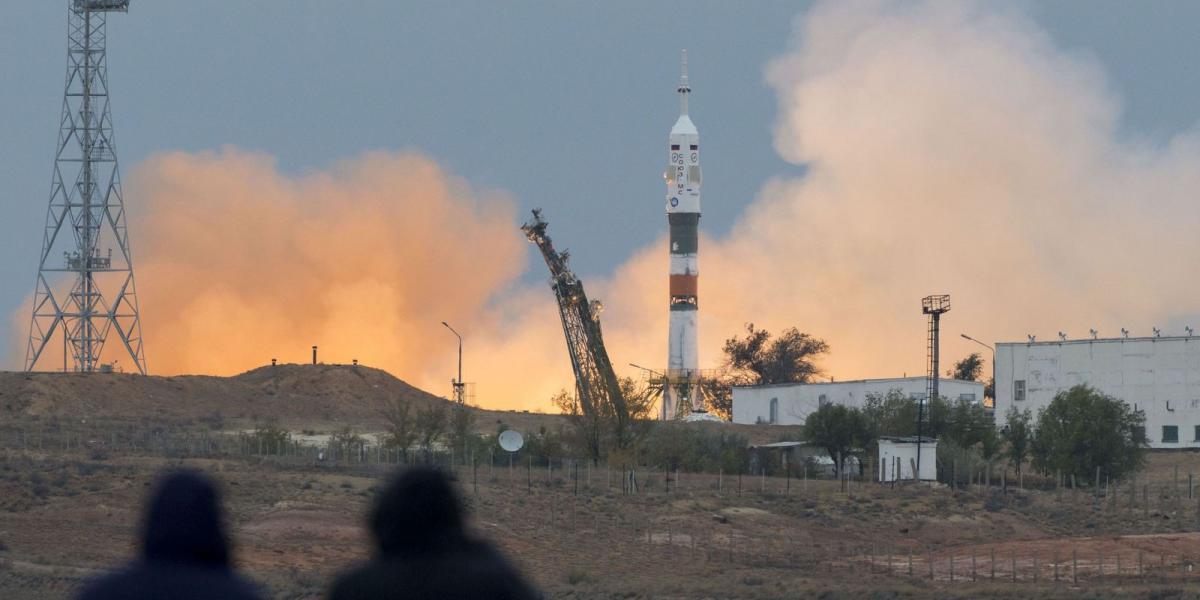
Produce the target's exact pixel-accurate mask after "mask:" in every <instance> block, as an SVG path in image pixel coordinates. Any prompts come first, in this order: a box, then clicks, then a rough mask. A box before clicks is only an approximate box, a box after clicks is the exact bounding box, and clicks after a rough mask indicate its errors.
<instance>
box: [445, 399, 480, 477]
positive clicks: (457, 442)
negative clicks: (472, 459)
mask: <svg viewBox="0 0 1200 600" xmlns="http://www.w3.org/2000/svg"><path fill="white" fill-rule="evenodd" d="M474 428H475V413H474V411H472V410H471V408H470V407H467V406H455V407H454V408H453V409H452V410H451V411H450V430H449V431H448V432H447V435H448V437H449V438H450V440H449V441H450V447H451V448H453V449H454V454H455V455H456V456H458V457H459V461H460V462H461V463H462V464H467V440H468V439H470V437H471V432H472V431H471V430H472V429H474Z"/></svg>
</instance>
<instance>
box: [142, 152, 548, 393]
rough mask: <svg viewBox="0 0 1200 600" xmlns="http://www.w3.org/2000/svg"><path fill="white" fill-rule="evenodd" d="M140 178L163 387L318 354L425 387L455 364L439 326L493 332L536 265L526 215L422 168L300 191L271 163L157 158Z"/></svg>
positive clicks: (147, 314) (149, 317)
mask: <svg viewBox="0 0 1200 600" xmlns="http://www.w3.org/2000/svg"><path fill="white" fill-rule="evenodd" d="M132 174H133V177H132V178H131V180H130V183H129V184H128V188H129V196H130V197H131V198H134V199H136V201H137V202H138V203H139V206H138V207H137V210H136V211H133V212H134V214H135V221H134V224H133V228H134V237H133V239H134V240H135V243H136V244H137V245H136V247H135V257H136V260H137V261H138V262H137V270H138V281H139V283H140V284H141V287H140V289H139V291H140V293H141V303H142V312H143V320H144V329H145V335H146V348H147V352H148V357H149V361H150V363H149V364H150V368H151V370H152V372H154V373H158V374H170V373H216V374H229V373H236V372H239V371H242V370H245V369H248V368H252V367H254V366H257V365H262V364H265V363H267V362H268V361H269V359H270V358H272V357H276V358H279V359H280V360H281V361H285V362H292V361H294V362H306V361H307V360H308V359H309V350H308V348H309V346H311V345H313V344H316V345H319V346H320V348H321V350H320V353H321V357H322V360H323V361H327V362H343V363H349V362H350V361H351V360H352V359H354V358H357V359H359V360H360V361H362V362H363V363H365V364H371V365H377V366H381V367H384V368H388V369H390V370H393V371H394V372H395V373H396V374H397V375H399V376H402V377H410V378H419V377H421V376H423V375H424V373H425V371H426V370H430V369H431V368H432V366H433V365H438V366H446V365H447V364H448V363H450V362H452V360H453V339H452V338H450V334H449V333H448V332H446V331H445V330H444V329H443V328H442V326H441V322H442V321H443V320H446V321H450V322H452V323H454V324H455V325H457V326H458V327H459V328H460V329H462V330H468V331H469V330H471V329H473V328H477V327H479V326H480V325H481V323H483V322H484V320H485V318H486V315H485V314H484V308H485V306H486V304H487V303H488V301H489V300H490V299H491V298H492V297H493V295H494V294H495V293H496V292H497V291H498V290H500V289H502V288H503V287H504V286H505V285H506V284H507V283H509V282H510V281H511V280H512V279H513V278H514V277H516V275H517V274H518V273H519V271H520V270H521V269H522V267H523V263H524V252H525V248H524V240H522V239H521V238H520V236H519V235H516V233H515V232H516V229H515V226H514V224H513V223H514V222H515V220H516V216H515V209H514V207H513V203H512V202H511V201H510V200H509V199H508V198H506V197H504V196H503V195H500V194H496V193H489V192H480V191H478V190H473V189H471V188H470V186H468V185H467V184H466V182H465V181H463V180H462V179H459V178H456V177H453V176H450V175H448V174H446V173H445V172H443V171H442V170H441V169H440V168H439V167H438V166H437V165H435V164H434V163H433V162H432V161H430V160H428V159H426V158H424V157H421V156H419V155H415V154H388V153H372V154H368V155H366V156H363V157H361V158H358V159H355V160H350V161H345V162H343V163H340V164H338V165H337V166H335V167H334V168H332V169H330V170H329V171H328V172H317V173H309V174H305V175H300V176H296V177H291V176H287V175H283V174H280V173H279V172H278V171H277V170H276V168H275V165H274V164H273V161H272V160H271V159H270V158H269V157H266V156H263V155H259V154H251V153H246V152H240V151H237V150H231V149H227V150H224V151H222V152H220V153H217V154H213V153H203V154H196V155H192V154H182V153H174V154H168V155H164V156H159V157H155V158H152V159H150V160H149V161H147V162H146V163H144V164H142V165H139V166H138V168H136V169H135V170H134V171H133V173H132ZM445 338H449V339H445ZM441 373H443V374H450V373H452V371H451V370H450V369H448V368H447V369H442V370H441ZM441 379H442V378H439V381H438V383H439V384H447V385H448V383H446V382H444V381H441ZM446 379H448V378H446ZM434 391H435V392H442V391H443V390H442V389H441V386H439V387H436V388H435V389H434Z"/></svg>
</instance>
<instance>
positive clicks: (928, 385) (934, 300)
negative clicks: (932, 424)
mask: <svg viewBox="0 0 1200 600" xmlns="http://www.w3.org/2000/svg"><path fill="white" fill-rule="evenodd" d="M948 312H950V296H949V295H946V294H940V295H936V296H925V297H924V298H922V299H921V313H922V314H926V315H929V338H928V341H929V345H928V346H927V349H928V350H927V355H926V363H925V364H926V366H927V367H928V372H927V375H926V377H927V378H926V380H925V401H924V403H920V402H918V404H917V472H916V474H915V475H914V477H913V478H914V479H916V480H920V479H921V436H922V435H923V432H922V426H923V424H924V422H925V410H924V408H925V407H926V406H928V407H929V409H930V410H932V409H933V402H934V401H935V400H937V399H938V398H940V396H939V392H938V378H939V377H940V375H938V369H939V364H940V360H941V324H942V315H944V314H946V313H948Z"/></svg>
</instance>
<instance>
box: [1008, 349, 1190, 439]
mask: <svg viewBox="0 0 1200 600" xmlns="http://www.w3.org/2000/svg"><path fill="white" fill-rule="evenodd" d="M1079 384H1087V385H1089V386H1091V387H1093V388H1095V389H1097V390H1099V391H1101V392H1104V393H1106V394H1108V395H1110V396H1114V397H1116V398H1119V399H1121V400H1124V401H1125V402H1126V403H1128V404H1129V405H1130V406H1131V407H1133V408H1136V409H1139V410H1142V411H1145V413H1146V439H1147V441H1148V442H1149V443H1150V446H1151V447H1152V448H1200V337H1149V338H1145V337H1144V338H1115V339H1090V340H1067V341H1057V340H1056V341H1051V342H1030V343H999V344H996V413H995V415H996V423H997V425H1000V426H1003V425H1004V420H1005V417H1006V415H1007V414H1008V411H1009V409H1011V408H1012V407H1014V406H1015V407H1016V408H1017V409H1019V410H1024V409H1029V412H1030V413H1032V415H1033V417H1034V419H1037V413H1038V411H1039V410H1041V409H1043V408H1045V407H1046V406H1048V405H1049V404H1050V401H1051V400H1053V399H1054V396H1055V395H1056V394H1058V393H1059V392H1061V391H1064V390H1067V389H1070V388H1071V387H1073V386H1076V385H1079Z"/></svg>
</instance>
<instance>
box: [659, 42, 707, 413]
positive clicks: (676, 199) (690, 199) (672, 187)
mask: <svg viewBox="0 0 1200 600" xmlns="http://www.w3.org/2000/svg"><path fill="white" fill-rule="evenodd" d="M677 91H678V92H679V119H678V120H676V121H675V126H674V127H672V128H671V133H670V135H669V136H668V139H667V145H668V151H667V170H666V171H665V172H664V173H663V178H664V179H665V180H666V183H667V206H666V208H667V224H668V225H669V226H670V261H671V262H670V270H669V279H670V305H669V310H670V329H669V332H668V340H667V374H666V380H667V381H666V383H667V385H665V386H664V390H663V402H662V418H663V419H664V420H665V419H673V418H676V417H680V416H686V415H687V414H689V413H691V412H692V411H693V409H694V407H695V402H697V401H698V399H699V398H698V395H699V376H700V371H699V359H698V356H697V351H696V320H697V319H696V317H697V314H698V310H699V304H698V301H697V300H698V294H697V292H698V291H699V290H698V284H699V278H700V263H699V255H698V250H699V247H698V246H699V240H698V230H699V224H700V132H699V131H697V130H696V125H695V124H693V123H692V119H691V118H690V117H688V96H689V95H690V94H691V92H692V88H691V87H690V86H689V85H688V75H687V50H684V51H683V59H682V69H681V75H680V78H679V88H678V89H677Z"/></svg>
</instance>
